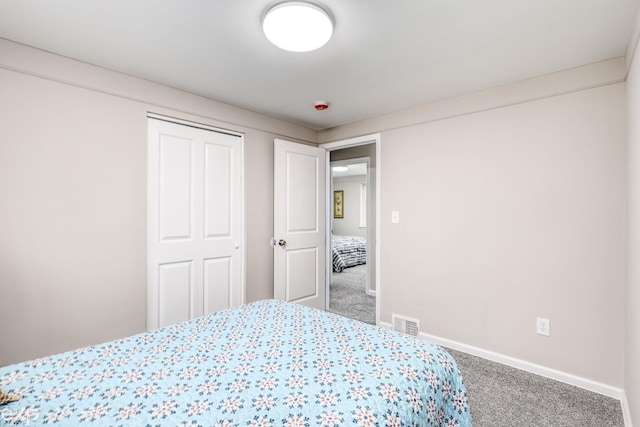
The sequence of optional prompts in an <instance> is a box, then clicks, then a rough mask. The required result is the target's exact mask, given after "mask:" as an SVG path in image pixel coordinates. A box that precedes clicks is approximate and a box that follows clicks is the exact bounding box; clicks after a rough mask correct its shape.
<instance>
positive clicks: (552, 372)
mask: <svg viewBox="0 0 640 427" xmlns="http://www.w3.org/2000/svg"><path fill="white" fill-rule="evenodd" d="M380 326H381V327H383V328H386V329H392V325H391V324H390V323H380ZM418 338H421V339H424V340H428V341H431V342H433V343H435V344H438V345H441V346H443V347H448V348H451V349H453V350H457V351H461V352H463V353H467V354H471V355H474V356H478V357H481V358H483V359H487V360H491V361H493V362H497V363H501V364H503V365H507V366H511V367H512V368H517V369H521V370H523V371H526V372H530V373H532V374H536V375H540V376H543V377H546V378H550V379H552V380H556V381H560V382H563V383H565V384H569V385H572V386H576V387H580V388H583V389H585V390H589V391H593V392H595V393H598V394H602V395H605V396H608V397H612V398H614V399H618V400H622V398H623V396H624V390H622V389H620V388H617V387H613V386H610V385H607V384H603V383H600V382H597V381H593V380H590V379H587V378H583V377H579V376H577V375H573V374H569V373H566V372H562V371H558V370H556V369H552V368H548V367H546V366H541V365H537V364H535V363H531V362H527V361H525V360H521V359H516V358H515V357H510V356H505V355H503V354H499V353H495V352H493V351H489V350H484V349H481V348H478V347H474V346H471V345H467V344H463V343H460V342H457V341H453V340H449V339H446V338H441V337H437V336H435V335H430V334H425V333H424V332H420V333H419V334H418Z"/></svg>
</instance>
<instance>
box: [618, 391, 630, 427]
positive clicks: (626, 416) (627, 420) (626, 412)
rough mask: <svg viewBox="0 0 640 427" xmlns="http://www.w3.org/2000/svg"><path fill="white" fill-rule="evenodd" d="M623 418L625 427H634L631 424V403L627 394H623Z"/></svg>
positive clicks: (621, 401)
mask: <svg viewBox="0 0 640 427" xmlns="http://www.w3.org/2000/svg"><path fill="white" fill-rule="evenodd" d="M620 403H621V404H622V416H623V417H624V427H633V426H632V422H631V410H630V409H629V402H628V401H627V393H624V392H623V393H622V399H620Z"/></svg>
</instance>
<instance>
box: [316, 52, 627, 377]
mask: <svg viewBox="0 0 640 427" xmlns="http://www.w3.org/2000/svg"><path fill="white" fill-rule="evenodd" d="M623 79H624V67H623V63H622V61H620V60H614V61H611V62H608V63H606V64H603V63H599V64H594V65H593V66H592V67H585V68H584V69H582V70H570V71H568V72H566V73H559V74H558V75H555V76H545V77H543V78H539V79H532V80H529V81H525V82H519V83H517V84H513V85H508V86H506V87H501V88H495V89H492V90H487V91H483V92H482V93H478V94H473V95H469V96H468V97H461V98H459V99H455V100H450V101H446V102H442V103H440V104H437V105H430V106H423V107H419V108H416V109H412V110H408V111H406V112H404V114H403V112H399V113H394V114H391V115H387V116H383V117H379V118H374V119H369V120H366V121H363V122H360V123H354V124H350V125H346V126H344V127H339V128H335V129H331V130H327V131H325V132H321V133H320V140H321V141H322V142H325V141H327V140H333V139H344V138H348V137H352V136H355V135H358V134H367V133H373V132H376V131H379V130H383V132H382V135H381V141H382V153H381V159H379V160H380V163H381V169H380V171H379V172H380V173H381V177H382V183H381V185H382V188H381V198H382V200H381V212H380V214H381V216H382V218H383V221H382V225H381V236H380V239H379V242H380V245H381V266H380V270H381V289H380V292H381V295H382V297H381V321H382V322H390V320H391V314H392V313H397V314H402V315H407V316H411V317H416V318H418V319H419V320H420V325H421V329H422V332H425V333H428V334H432V335H435V336H439V337H443V338H446V339H449V340H453V341H456V342H459V343H462V344H465V345H468V346H474V347H476V348H479V349H483V350H485V351H491V352H495V353H498V354H502V355H506V356H510V357H513V358H516V359H520V360H523V361H526V362H530V363H534V364H538V365H541V366H545V367H548V368H551V369H556V370H559V371H562V372H565V373H569V374H573V375H576V376H578V377H582V378H585V379H588V380H591V381H595V382H598V383H601V384H604V385H608V386H611V387H613V388H622V387H623V383H624V381H623V377H624V373H623V354H624V340H625V336H624V335H625V333H624V331H625V316H624V312H625V284H624V283H625V261H624V260H625V186H626V184H625V181H626V144H625V137H626V131H625V85H624V83H619V82H620V81H622V80H623ZM393 210H398V211H400V218H401V221H400V223H399V224H391V223H390V217H391V211H393ZM537 316H540V317H544V318H547V319H550V320H551V336H550V337H542V336H539V335H536V334H535V319H536V317H537Z"/></svg>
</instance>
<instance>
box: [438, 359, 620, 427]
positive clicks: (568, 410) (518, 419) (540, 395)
mask: <svg viewBox="0 0 640 427" xmlns="http://www.w3.org/2000/svg"><path fill="white" fill-rule="evenodd" d="M447 351H449V353H451V355H452V356H453V357H454V359H456V362H457V363H458V366H459V367H460V370H461V371H462V376H463V378H464V382H465V385H466V387H467V393H468V397H469V404H470V406H471V417H472V418H473V427H514V426H518V427H624V419H623V416H622V408H621V405H620V401H618V400H616V399H612V398H610V397H605V396H602V395H600V394H597V393H592V392H590V391H587V390H584V389H581V388H578V387H573V386H570V385H567V384H564V383H561V382H558V381H554V380H550V379H548V378H544V377H541V376H538V375H534V374H531V373H528V372H525V371H522V370H519V369H515V368H511V367H509V366H505V365H501V364H499V363H495V362H491V361H488V360H485V359H482V358H479V357H475V356H472V355H469V354H466V353H461V352H458V351H454V350H450V349H447Z"/></svg>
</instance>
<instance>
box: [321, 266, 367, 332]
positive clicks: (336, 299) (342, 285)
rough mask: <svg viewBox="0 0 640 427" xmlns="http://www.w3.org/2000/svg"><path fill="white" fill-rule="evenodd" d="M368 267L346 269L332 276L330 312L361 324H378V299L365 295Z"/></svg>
mask: <svg viewBox="0 0 640 427" xmlns="http://www.w3.org/2000/svg"><path fill="white" fill-rule="evenodd" d="M366 282H367V266H366V265H357V266H355V267H349V268H345V269H344V271H343V272H342V273H332V274H331V285H330V287H329V310H328V311H330V312H332V313H337V314H341V315H343V316H346V317H350V318H352V319H356V320H360V321H361V322H365V323H370V324H372V325H373V324H375V323H376V299H375V297H372V296H369V295H367V294H366V293H365V288H366Z"/></svg>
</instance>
